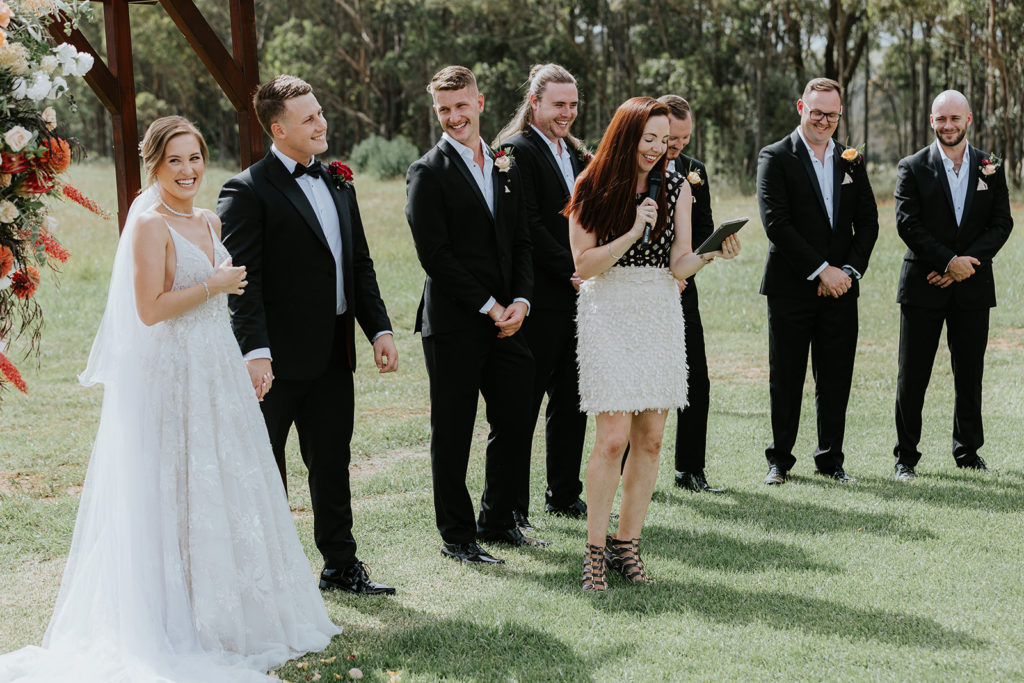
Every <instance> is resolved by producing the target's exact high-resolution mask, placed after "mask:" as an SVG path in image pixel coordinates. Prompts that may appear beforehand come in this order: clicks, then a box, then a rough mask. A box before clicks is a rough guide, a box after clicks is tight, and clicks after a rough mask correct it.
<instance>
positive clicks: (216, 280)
mask: <svg viewBox="0 0 1024 683" xmlns="http://www.w3.org/2000/svg"><path fill="white" fill-rule="evenodd" d="M247 284H249V281H248V280H246V279H245V266H232V265H231V257H230V256H229V257H227V258H226V259H224V261H223V262H222V263H221V264H220V265H219V266H217V269H216V270H214V271H213V275H211V276H210V279H209V280H207V281H206V286H207V287H209V288H210V294H241V293H242V292H244V291H245V286H246V285H247Z"/></svg>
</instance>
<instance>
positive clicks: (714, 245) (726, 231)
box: [694, 216, 750, 254]
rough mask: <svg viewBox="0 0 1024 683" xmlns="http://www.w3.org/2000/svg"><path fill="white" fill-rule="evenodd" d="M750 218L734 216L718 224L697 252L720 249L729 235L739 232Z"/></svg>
mask: <svg viewBox="0 0 1024 683" xmlns="http://www.w3.org/2000/svg"><path fill="white" fill-rule="evenodd" d="M749 220H750V219H749V218H747V217H746V216H744V217H743V218H734V219H732V220H731V221H726V222H724V223H722V224H721V225H719V226H718V230H715V232H714V233H712V235H711V237H709V238H707V239H706V240H704V243H703V244H701V245H700V246H699V247H697V249H696V250H695V251H694V253H695V254H706V253H708V252H709V251H718V250H719V249H721V248H722V242H724V241H725V238H726V237H728V236H729V235H734V234H736V233H737V232H739V230H740V228H742V227H743V226H744V225H746V224H747V221H749Z"/></svg>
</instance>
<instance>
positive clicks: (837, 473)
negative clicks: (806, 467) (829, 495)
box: [814, 467, 857, 484]
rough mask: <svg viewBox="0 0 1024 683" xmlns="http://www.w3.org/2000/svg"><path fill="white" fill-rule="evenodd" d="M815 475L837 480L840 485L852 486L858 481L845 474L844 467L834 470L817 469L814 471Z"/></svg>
mask: <svg viewBox="0 0 1024 683" xmlns="http://www.w3.org/2000/svg"><path fill="white" fill-rule="evenodd" d="M814 473H815V474H820V475H821V476H823V477H828V478H829V479H835V480H836V481H838V482H839V483H840V484H852V483H853V482H855V481H857V480H856V479H855V478H854V477H851V476H850V475H849V474H847V473H846V472H844V471H843V468H842V467H837V468H835V469H834V470H817V469H816V470H814Z"/></svg>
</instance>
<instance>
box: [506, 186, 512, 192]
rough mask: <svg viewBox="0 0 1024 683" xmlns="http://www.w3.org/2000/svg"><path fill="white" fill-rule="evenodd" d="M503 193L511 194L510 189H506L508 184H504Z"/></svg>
mask: <svg viewBox="0 0 1024 683" xmlns="http://www.w3.org/2000/svg"><path fill="white" fill-rule="evenodd" d="M505 194H512V190H510V189H508V185H506V186H505Z"/></svg>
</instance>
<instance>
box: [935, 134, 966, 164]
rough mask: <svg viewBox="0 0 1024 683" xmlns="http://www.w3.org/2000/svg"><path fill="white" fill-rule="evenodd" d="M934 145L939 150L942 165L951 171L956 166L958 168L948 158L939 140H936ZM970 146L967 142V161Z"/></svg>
mask: <svg viewBox="0 0 1024 683" xmlns="http://www.w3.org/2000/svg"><path fill="white" fill-rule="evenodd" d="M965 142H966V141H965ZM934 144H935V149H937V150H939V158H940V159H942V165H943V166H945V167H946V168H947V169H951V168H953V167H954V166H956V162H955V161H953V160H952V159H950V158H949V157H948V156H946V150H945V148H944V147H943V146H942V145H940V144H939V141H938V139H936V140H935V143H934ZM970 146H971V143H970V142H967V144H966V146H965V147H964V159H967V155H968V154H969V152H968V149H970ZM961 163H962V162H961Z"/></svg>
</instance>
